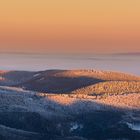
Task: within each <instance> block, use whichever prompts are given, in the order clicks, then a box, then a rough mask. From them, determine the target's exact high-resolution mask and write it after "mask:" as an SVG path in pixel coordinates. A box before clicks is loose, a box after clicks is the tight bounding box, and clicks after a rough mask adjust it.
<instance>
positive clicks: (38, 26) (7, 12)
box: [0, 0, 140, 53]
mask: <svg viewBox="0 0 140 140" xmlns="http://www.w3.org/2000/svg"><path fill="white" fill-rule="evenodd" d="M6 51H8V52H10V51H11V52H16V51H17V52H39V53H42V52H43V53H49V52H51V53H52V52H55V53H57V52H59V53H63V52H72V53H74V52H77V53H80V52H81V53H83V52H93V53H104V52H105V53H108V52H132V51H133V52H137V51H140V0H2V1H0V52H6Z"/></svg>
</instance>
